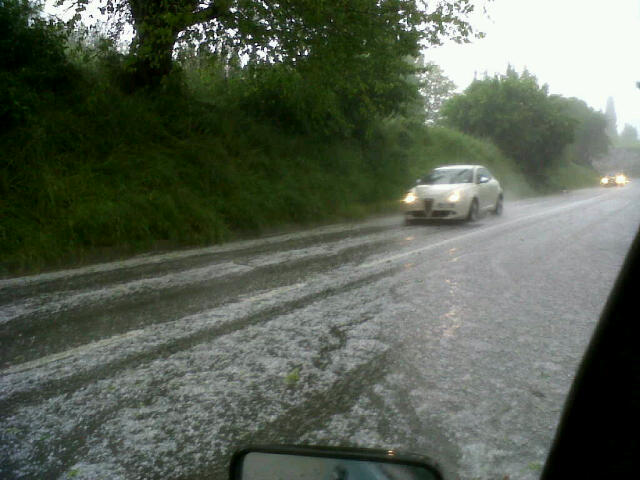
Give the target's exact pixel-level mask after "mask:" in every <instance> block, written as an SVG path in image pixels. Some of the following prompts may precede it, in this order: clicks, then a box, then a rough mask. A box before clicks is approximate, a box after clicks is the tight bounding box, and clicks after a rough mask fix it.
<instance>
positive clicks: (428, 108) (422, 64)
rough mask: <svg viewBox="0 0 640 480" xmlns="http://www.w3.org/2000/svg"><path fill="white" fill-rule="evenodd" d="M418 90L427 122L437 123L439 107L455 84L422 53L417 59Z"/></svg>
mask: <svg viewBox="0 0 640 480" xmlns="http://www.w3.org/2000/svg"><path fill="white" fill-rule="evenodd" d="M417 64H418V80H419V91H420V94H421V96H422V98H423V99H424V113H425V120H426V122H427V124H429V125H433V124H435V123H438V122H439V121H440V120H441V118H442V115H441V114H440V109H441V108H442V105H443V104H444V102H445V101H447V100H448V99H449V98H451V97H452V96H453V94H454V92H455V90H456V85H455V83H453V82H452V81H451V80H450V79H449V78H448V77H447V76H446V75H445V74H444V71H443V70H442V68H440V66H438V65H436V64H435V63H433V62H427V61H426V60H425V58H424V55H421V56H420V58H419V59H418V61H417Z"/></svg>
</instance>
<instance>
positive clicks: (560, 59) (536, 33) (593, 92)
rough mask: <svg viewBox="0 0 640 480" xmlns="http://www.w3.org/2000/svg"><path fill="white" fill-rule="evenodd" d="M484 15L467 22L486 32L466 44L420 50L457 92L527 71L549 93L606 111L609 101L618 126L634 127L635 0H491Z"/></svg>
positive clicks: (638, 69) (638, 109)
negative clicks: (476, 80) (485, 79)
mask: <svg viewBox="0 0 640 480" xmlns="http://www.w3.org/2000/svg"><path fill="white" fill-rule="evenodd" d="M487 10H488V13H489V16H490V18H486V16H482V15H479V16H478V18H475V19H474V20H473V22H472V24H473V25H474V26H475V27H476V28H477V29H478V30H480V31H483V32H485V33H486V37H485V38H484V39H481V40H474V41H473V42H472V43H471V44H465V45H457V44H455V43H448V44H446V45H444V46H442V47H438V48H432V49H429V50H428V51H426V52H425V54H426V57H427V59H428V60H432V61H434V62H435V63H437V64H438V65H440V66H441V67H442V69H443V70H444V72H445V74H446V75H447V76H448V77H449V78H450V79H451V80H453V82H454V83H455V84H456V85H457V86H458V88H459V89H460V90H464V88H466V87H467V86H468V85H469V83H471V81H472V80H473V76H474V72H478V77H481V76H482V75H483V73H484V72H485V71H487V72H488V73H489V74H490V75H492V74H494V73H504V72H505V71H506V69H507V64H509V63H511V64H512V65H513V66H514V67H515V68H516V70H518V71H522V70H523V68H525V67H526V68H527V69H528V70H529V71H530V72H531V73H533V74H534V75H535V76H536V77H538V80H539V82H540V83H547V84H548V85H549V91H550V92H551V93H558V94H561V95H564V96H567V97H578V98H580V99H582V100H584V101H586V102H587V103H588V104H589V105H590V106H591V107H593V108H595V109H596V110H602V111H604V108H605V105H606V102H607V97H609V96H611V97H613V99H614V102H615V107H616V114H617V117H618V131H621V130H622V128H623V127H624V124H625V123H629V124H632V125H633V126H635V127H636V128H637V129H638V130H639V131H640V89H638V88H637V87H636V82H637V81H640V0H494V1H493V2H490V3H488V4H487Z"/></svg>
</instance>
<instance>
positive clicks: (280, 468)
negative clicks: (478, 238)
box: [229, 446, 442, 480]
mask: <svg viewBox="0 0 640 480" xmlns="http://www.w3.org/2000/svg"><path fill="white" fill-rule="evenodd" d="M229 478H230V479H231V480H281V479H287V480H288V479H305V480H442V474H441V473H440V471H439V470H438V468H437V466H436V465H435V464H434V463H433V462H431V461H430V460H429V459H427V458H425V457H419V456H407V455H404V456H403V455H398V454H397V453H396V452H395V451H394V450H371V449H354V448H332V447H293V446H286V447H251V448H247V449H244V450H241V451H240V452H237V453H236V454H235V455H234V456H233V458H232V459H231V470H230V477H229Z"/></svg>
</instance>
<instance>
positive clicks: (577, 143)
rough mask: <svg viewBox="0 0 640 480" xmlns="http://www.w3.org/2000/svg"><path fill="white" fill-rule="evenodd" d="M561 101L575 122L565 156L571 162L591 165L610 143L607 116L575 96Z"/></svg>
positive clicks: (604, 152) (607, 148) (605, 150)
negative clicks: (571, 139)
mask: <svg viewBox="0 0 640 480" xmlns="http://www.w3.org/2000/svg"><path fill="white" fill-rule="evenodd" d="M561 101H562V102H564V104H565V111H566V112H567V114H568V115H569V116H570V117H571V118H572V119H573V120H574V121H575V124H576V127H575V133H574V140H573V142H572V143H571V144H570V145H568V146H567V150H566V152H565V153H566V156H565V158H566V159H567V160H568V161H570V162H573V163H577V164H580V165H586V166H591V165H592V164H593V162H594V161H595V160H597V159H599V158H601V157H602V156H604V155H605V154H606V153H607V152H608V150H609V146H610V145H611V141H610V139H609V136H608V135H607V126H608V123H607V118H606V116H605V115H603V114H602V113H600V112H596V111H595V110H593V109H592V108H590V107H589V106H588V105H587V104H586V103H585V102H584V101H582V100H579V99H577V98H563V99H562V100H561Z"/></svg>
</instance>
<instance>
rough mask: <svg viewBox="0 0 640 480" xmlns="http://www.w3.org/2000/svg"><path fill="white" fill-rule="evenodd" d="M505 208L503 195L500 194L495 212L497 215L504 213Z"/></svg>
mask: <svg viewBox="0 0 640 480" xmlns="http://www.w3.org/2000/svg"><path fill="white" fill-rule="evenodd" d="M503 210H504V206H503V205H502V195H499V196H498V200H496V206H495V208H494V209H493V213H494V214H495V215H502V211H503Z"/></svg>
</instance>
